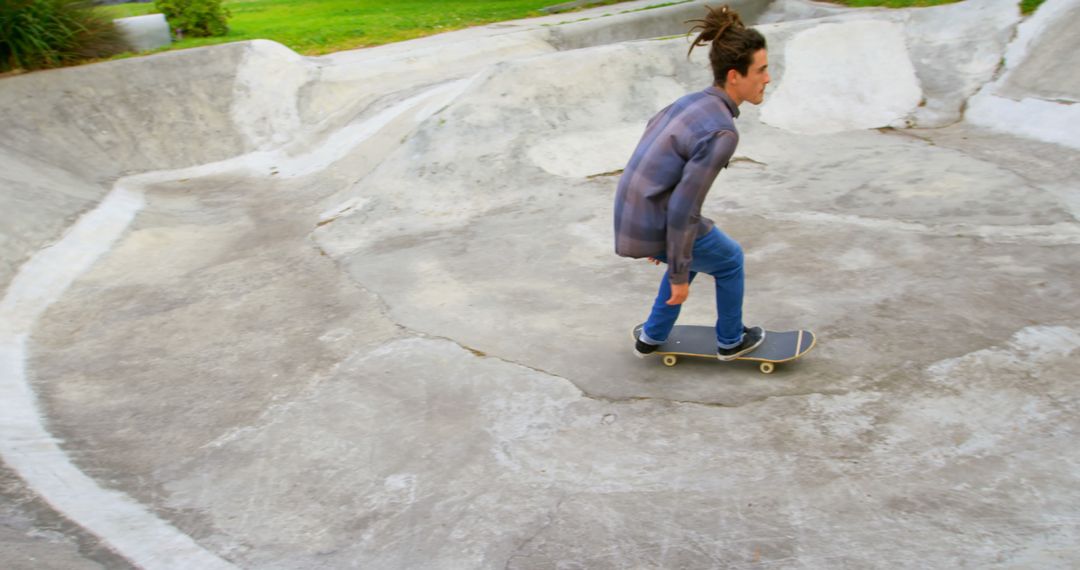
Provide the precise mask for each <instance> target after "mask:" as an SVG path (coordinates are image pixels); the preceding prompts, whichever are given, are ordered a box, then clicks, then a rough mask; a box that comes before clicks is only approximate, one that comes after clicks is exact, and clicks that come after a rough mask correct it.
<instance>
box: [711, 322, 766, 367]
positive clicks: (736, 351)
mask: <svg viewBox="0 0 1080 570" xmlns="http://www.w3.org/2000/svg"><path fill="white" fill-rule="evenodd" d="M763 342H765V329H763V328H761V327H743V340H742V342H741V343H740V344H739V346H735V347H732V348H718V349H716V357H717V358H719V359H720V360H735V359H736V358H738V357H740V356H742V355H744V354H746V353H748V352H750V351H752V350H754V349H755V348H757V347H759V346H761V343H763Z"/></svg>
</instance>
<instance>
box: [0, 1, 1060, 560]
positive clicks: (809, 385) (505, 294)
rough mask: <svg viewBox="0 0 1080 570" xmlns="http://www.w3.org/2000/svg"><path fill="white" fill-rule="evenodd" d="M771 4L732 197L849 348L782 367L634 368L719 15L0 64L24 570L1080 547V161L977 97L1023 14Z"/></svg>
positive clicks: (782, 281)
mask: <svg viewBox="0 0 1080 570" xmlns="http://www.w3.org/2000/svg"><path fill="white" fill-rule="evenodd" d="M737 4H738V6H737V8H739V9H740V10H743V11H744V12H745V14H747V15H748V19H752V21H754V22H759V29H760V30H761V31H762V32H763V33H764V34H765V35H766V36H767V38H768V39H769V42H770V52H769V56H770V61H771V64H772V68H773V78H774V79H773V84H772V86H770V88H769V91H768V92H767V95H766V103H765V104H764V105H763V106H762V107H760V108H755V107H752V106H750V105H744V106H743V115H742V117H741V118H740V119H739V120H738V126H739V129H740V132H741V142H740V146H739V149H738V151H737V154H736V157H735V159H734V160H733V161H732V164H731V167H730V168H729V169H728V170H726V171H725V172H723V173H722V174H721V175H720V177H719V178H718V180H717V182H716V185H715V187H714V188H713V190H712V193H711V194H710V197H709V200H708V201H707V202H706V206H705V212H706V214H707V215H709V216H710V217H712V218H713V219H715V220H716V221H717V222H718V224H719V225H720V226H721V227H722V228H723V229H724V230H725V231H726V232H727V233H729V234H730V235H732V236H733V237H735V238H736V239H737V240H739V241H740V242H741V243H742V245H743V247H744V249H745V251H746V254H747V271H748V274H747V299H746V304H745V313H746V316H747V319H748V321H749V322H750V323H752V324H763V325H765V326H767V327H769V328H780V329H787V328H809V329H812V330H814V331H815V332H816V333H817V334H818V336H819V339H820V342H819V346H818V347H817V348H816V349H815V350H814V351H813V352H812V353H811V354H810V355H808V356H807V357H806V358H804V359H803V360H801V361H799V362H796V363H791V364H789V365H787V366H781V367H779V369H778V371H777V372H776V373H775V374H773V375H768V376H767V375H762V374H760V373H759V372H758V371H757V368H756V367H754V366H752V365H743V364H741V363H735V364H721V363H715V362H706V361H698V362H685V363H680V364H679V365H678V366H677V367H675V368H667V367H664V366H663V365H662V364H661V363H660V362H659V361H658V360H656V359H646V360H639V359H636V358H634V357H633V356H632V343H631V342H630V330H631V328H632V327H633V326H634V325H635V324H637V323H638V322H640V321H641V320H642V319H643V318H644V317H645V313H646V310H647V307H648V305H649V303H650V302H651V300H652V297H653V295H654V294H655V288H656V286H657V284H658V282H659V280H660V278H661V275H662V269H661V268H656V267H653V266H652V265H649V264H647V263H645V262H643V261H633V260H627V259H621V258H618V257H616V256H615V255H614V254H613V252H612V236H611V209H612V199H613V195H614V187H615V184H616V180H617V175H618V172H619V171H620V169H621V168H622V167H623V166H624V165H625V163H626V160H627V159H628V157H629V154H630V152H631V151H632V150H633V148H634V145H635V144H636V142H637V138H638V137H639V136H640V134H641V132H642V130H643V128H644V124H645V122H646V121H647V120H648V119H649V117H650V116H652V114H654V113H655V112H656V111H657V110H659V109H660V108H662V107H663V106H665V105H667V104H668V103H670V102H671V101H672V100H673V99H674V98H676V97H678V96H680V95H682V94H684V93H686V92H689V91H693V90H698V89H701V88H704V87H705V86H707V85H708V84H709V82H710V81H711V77H710V74H709V72H708V67H707V59H706V54H705V52H704V51H703V50H702V51H697V52H695V53H694V54H693V56H692V57H690V58H687V57H686V50H687V42H686V39H685V38H684V37H681V36H680V37H675V38H671V37H668V36H673V35H676V34H678V33H679V32H680V31H685V24H683V23H682V21H683V20H686V19H688V18H689V17H696V16H698V15H699V14H700V13H702V7H701V3H699V2H693V3H689V4H679V5H676V6H670V7H662V8H654V9H649V10H642V11H636V12H628V13H622V12H623V11H624V10H631V9H635V8H646V7H649V6H650V3H648V2H633V3H629V4H625V5H624V4H620V5H617V6H607V7H603V8H599V9H594V10H589V11H586V12H582V13H578V14H573V15H569V16H572V18H568V15H565V14H564V15H555V16H548V17H544V18H541V19H536V20H528V21H519V22H509V23H503V24H497V25H492V26H487V27H483V28H476V29H471V30H464V31H460V32H454V33H450V34H444V35H441V36H436V37H431V38H424V39H421V40H416V41H412V42H406V43H403V44H398V45H393V46H385V47H382V48H375V49H368V50H359V51H355V52H346V53H339V54H334V55H330V56H325V57H320V58H302V57H299V56H297V55H296V54H294V53H292V52H291V51H289V50H287V49H285V48H283V47H282V46H280V45H277V44H273V43H271V42H262V41H260V42H248V43H243V44H233V45H226V46H221V47H216V48H204V49H195V50H185V51H181V52H173V53H165V54H158V55H154V56H149V57H146V58H139V59H132V60H124V61H117V62H111V63H104V64H96V65H91V66H85V67H79V68H74V69H65V70H59V71H49V72H42V73H34V74H27V75H24V76H17V77H12V78H7V79H3V80H0V106H2V108H3V109H4V110H5V112H4V113H3V114H2V115H0V132H2V133H3V137H0V224H2V227H3V233H2V234H0V240H2V241H0V260H2V261H3V263H0V286H2V287H3V288H4V291H5V294H4V297H3V299H2V301H0V317H2V319H3V320H0V382H2V384H0V396H2V398H0V402H2V403H0V411H2V412H3V413H2V414H0V418H2V419H0V452H2V453H3V459H4V463H5V465H6V467H5V469H4V470H3V471H0V483H3V486H2V487H0V497H2V498H3V503H2V504H0V507H2V508H0V565H2V566H4V567H16V568H21V567H34V568H98V567H106V568H122V567H126V566H128V565H131V566H137V567H146V568H213V567H220V568H228V567H239V568H260V569H262V568H266V569H276V568H290V569H292V568H433V569H434V568H439V569H441V568H521V569H525V568H529V569H533V568H561V569H571V568H589V569H593V568H1074V567H1076V566H1077V565H1078V564H1080V547H1078V546H1077V544H1080V523H1078V519H1077V516H1076V513H1077V510H1078V508H1080V486H1078V485H1077V475H1078V469H1080V467H1078V462H1080V453H1078V452H1077V446H1076V444H1075V435H1076V432H1077V429H1078V428H1080V421H1078V419H1077V418H1078V412H1080V401H1078V396H1077V390H1076V387H1075V380H1076V370H1077V366H1078V365H1080V302H1078V301H1077V296H1078V290H1077V289H1078V284H1080V261H1078V260H1080V223H1078V216H1080V192H1078V189H1077V185H1076V180H1077V179H1078V175H1080V161H1078V154H1077V150H1076V149H1075V148H1074V147H1072V146H1069V145H1068V144H1054V143H1052V142H1046V141H1043V140H1038V139H1036V138H1030V137H1027V138H1025V137H1020V136H1017V135H1015V134H1013V133H1009V132H1003V131H1001V130H995V129H990V128H985V127H982V126H978V125H973V124H971V123H970V122H968V121H966V120H964V119H965V117H964V114H965V106H966V105H967V101H968V100H969V98H971V97H972V96H974V95H975V94H976V93H978V92H980V90H983V89H984V87H985V86H986V85H990V84H992V83H994V84H997V83H995V82H1000V81H1001V80H1002V79H1003V77H1004V76H1003V70H1002V67H1001V61H1002V58H1003V57H1004V54H1005V53H1006V52H1007V51H1008V50H1009V49H1010V46H1011V45H1012V42H1015V41H1017V40H1016V39H1015V38H1017V37H1021V36H1023V34H1021V35H1020V36H1018V34H1017V29H1018V26H1019V25H1020V24H1021V16H1020V14H1019V12H1018V10H1017V8H1016V5H1015V3H1014V2H1011V1H998V0H987V1H979V2H974V1H969V2H962V3H959V4H956V5H948V6H943V7H938V8H927V9H912V10H903V11H887V10H847V9H838V8H837V7H835V6H831V5H824V4H817V3H810V2H801V1H778V2H740V3H737ZM1075 6H1076V2H1075V1H1074V0H1049V1H1048V2H1047V3H1046V5H1044V8H1046V7H1050V8H1051V9H1053V10H1056V11H1058V12H1057V13H1067V14H1070V16H1069V17H1070V18H1071V20H1069V25H1065V24H1058V25H1055V26H1047V27H1042V28H1040V30H1042V31H1041V34H1035V37H1034V38H1033V39H1029V38H1026V37H1024V39H1025V41H1034V42H1035V43H1033V44H1032V45H1036V46H1045V49H1044V48H1043V47H1038V48H1033V49H1030V50H1028V51H1027V52H1026V54H1027V55H1030V57H1032V58H1035V59H1036V62H1035V63H1031V64H1029V65H1031V66H1039V68H1040V69H1053V68H1054V64H1055V59H1054V58H1053V57H1049V54H1050V53H1056V54H1058V55H1057V56H1054V57H1060V58H1061V59H1063V60H1064V61H1065V62H1066V63H1069V62H1075V57H1074V56H1075V53H1072V54H1070V53H1064V52H1061V51H1060V50H1059V51H1054V50H1056V49H1057V48H1056V47H1054V46H1059V45H1065V44H1068V45H1071V44H1069V42H1073V38H1072V36H1070V35H1069V34H1070V33H1071V32H1069V31H1068V30H1070V29H1074V28H1075V24H1076V23H1077V22H1076V19H1077V18H1078V17H1080V16H1077V15H1076V14H1077V13H1078V11H1077V10H1075V9H1074V7H1075ZM687 14H689V16H687ZM568 19H573V20H581V21H574V22H570V21H568ZM657 36H659V37H657ZM665 38H666V39H665ZM1073 51H1075V50H1073ZM1070 58H1071V59H1070ZM1010 65H1015V66H1022V65H1023V62H1016V63H1015V64H1010ZM881 67H885V68H887V69H885V71H890V72H891V73H881V69H880V68H881ZM1066 69H1067V68H1066ZM1013 70H1014V68H1012V67H1010V68H1009V71H1010V77H1011V79H1010V80H1009V83H1008V86H1009V88H1010V89H1020V90H1022V91H1023V92H1022V93H1021V95H1022V96H1024V97H1029V98H1041V99H1046V101H1045V102H1046V103H1047V104H1048V105H1057V106H1058V107H1060V108H1061V109H1060V111H1054V112H1061V113H1064V114H1063V115H1061V116H1070V115H1067V113H1070V112H1072V111H1071V110H1069V109H1068V107H1069V105H1068V102H1067V101H1063V99H1065V98H1067V97H1066V96H1063V95H1062V94H1061V92H1060V91H1055V90H1054V89H1055V87H1054V86H1055V85H1060V86H1061V87H1060V89H1061V90H1065V91H1068V93H1072V95H1073V96H1075V95H1076V90H1075V89H1074V87H1073V86H1071V84H1070V83H1069V81H1071V80H1070V79H1068V78H1067V77H1062V76H1061V74H1058V75H1057V76H1055V74H1054V73H1043V74H1032V75H1030V76H1024V75H1021V74H1020V72H1016V73H1015V74H1013V73H1011V72H1012V71H1013ZM1066 75H1067V74H1066ZM1058 78H1060V79H1061V81H1060V82H1058V81H1056V79H1058ZM1068 93H1066V95H1068ZM875 94H876V95H875ZM1050 99H1052V101H1051V100H1050ZM1054 109H1057V107H1055V108H1054ZM711 298H712V295H711V291H710V285H709V284H708V283H706V282H704V281H701V282H698V283H696V285H695V286H694V287H693V289H692V291H691V297H690V300H689V302H688V304H687V306H686V307H685V309H684V311H683V317H682V319H681V320H682V322H685V323H694V324H707V323H709V322H710V321H711V320H712V318H713V316H714V314H713V313H714V308H713V307H712V303H711Z"/></svg>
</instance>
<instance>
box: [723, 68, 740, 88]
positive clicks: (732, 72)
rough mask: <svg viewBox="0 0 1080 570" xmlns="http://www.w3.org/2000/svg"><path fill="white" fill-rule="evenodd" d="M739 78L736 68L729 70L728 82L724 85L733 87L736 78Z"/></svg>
mask: <svg viewBox="0 0 1080 570" xmlns="http://www.w3.org/2000/svg"><path fill="white" fill-rule="evenodd" d="M738 76H739V72H738V71H736V70H735V68H731V69H729V70H727V80H726V83H724V85H731V84H732V82H733V81H734V80H735V78H736V77H738Z"/></svg>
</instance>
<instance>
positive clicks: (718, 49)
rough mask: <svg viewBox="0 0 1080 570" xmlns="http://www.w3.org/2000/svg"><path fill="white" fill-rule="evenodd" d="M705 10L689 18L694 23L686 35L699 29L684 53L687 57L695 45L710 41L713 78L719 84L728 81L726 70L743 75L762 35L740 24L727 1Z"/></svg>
mask: <svg viewBox="0 0 1080 570" xmlns="http://www.w3.org/2000/svg"><path fill="white" fill-rule="evenodd" d="M705 9H706V10H707V11H708V13H706V14H705V17H704V18H703V19H700V20H689V21H687V22H686V23H687V24H695V26H694V27H693V28H690V31H689V33H687V36H690V35H692V34H693V33H694V32H697V31H699V30H700V33H699V34H698V36H697V38H695V39H694V41H693V43H691V44H690V49H689V51H687V52H686V57H690V54H691V53H693V51H694V48H696V47H699V46H706V45H709V44H710V43H711V44H712V47H710V48H709V63H710V64H711V65H712V71H713V79H714V80H715V81H716V84H717V85H720V86H721V87H722V86H723V85H724V83H726V82H727V73H728V71H729V70H732V69H734V70H735V71H737V72H738V73H739V75H746V74H747V72H748V71H749V70H750V62H751V61H752V60H753V58H754V54H755V53H756V52H757V51H758V50H762V49H765V45H766V44H765V36H762V35H761V32H758V31H757V30H755V29H753V28H747V27H746V26H745V25H743V22H742V18H740V17H739V14H738V12H736V11H734V10H732V9H731V7H729V6H728V5H726V4H725V5H723V6H721V7H720V8H713V7H712V6H706V7H705Z"/></svg>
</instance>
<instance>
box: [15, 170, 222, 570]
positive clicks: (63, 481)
mask: <svg viewBox="0 0 1080 570" xmlns="http://www.w3.org/2000/svg"><path fill="white" fill-rule="evenodd" d="M142 206H143V197H142V194H141V193H140V192H138V191H130V190H128V189H126V188H124V187H118V188H116V189H115V190H114V191H113V192H112V193H110V194H109V195H108V196H106V198H105V199H104V200H103V201H102V202H101V203H100V204H99V205H98V207H97V208H95V209H94V210H92V211H91V212H89V213H87V214H86V215H84V216H83V217H82V218H80V219H79V221H78V222H77V223H76V224H75V225H74V226H73V227H72V228H71V229H70V230H69V231H68V233H67V234H66V235H65V236H64V238H63V239H62V240H60V242H58V243H57V244H55V245H54V246H52V247H50V248H47V249H44V250H42V251H40V252H39V253H38V254H37V255H35V256H34V257H33V258H32V259H31V260H30V261H29V262H27V263H26V264H24V265H23V266H22V267H21V268H20V270H19V273H18V275H17V276H16V277H15V279H14V281H13V282H12V284H11V286H10V287H9V288H8V290H7V293H6V294H5V295H4V298H3V300H2V301H0V326H2V328H0V396H2V397H0V411H2V414H0V417H2V418H3V420H2V421H0V457H2V458H3V460H4V462H5V463H6V464H7V465H8V466H10V467H11V468H12V469H14V470H15V471H16V472H17V473H18V474H19V476H20V477H21V478H22V479H23V480H24V481H25V482H26V484H27V485H28V486H29V487H30V488H31V489H33V490H34V492H36V493H37V494H38V495H39V496H41V497H42V498H43V499H44V500H45V501H46V502H48V503H49V504H50V505H51V506H52V507H53V508H55V509H56V510H57V511H58V512H60V513H62V514H63V515H64V516H66V517H68V518H69V519H70V520H72V521H74V522H75V523H76V524H78V525H80V526H81V527H83V528H85V529H86V530H87V531H89V532H90V533H92V534H94V535H96V536H97V537H98V538H100V539H101V540H102V541H103V542H105V544H107V545H108V547H109V548H111V549H113V550H114V551H115V552H116V553H117V554H119V555H121V556H123V557H124V558H126V559H127V560H129V561H131V562H132V563H133V564H135V565H137V566H140V567H148V568H163V569H173V568H175V569H177V570H180V569H184V568H210V569H219V568H220V569H225V568H232V565H231V564H229V563H227V562H225V561H224V560H222V559H220V558H218V557H217V556H215V555H213V554H211V553H210V552H208V551H206V550H204V549H203V548H201V547H199V546H198V545H197V544H195V542H194V541H193V540H192V539H191V538H190V537H189V536H187V535H186V534H184V533H182V532H180V531H179V530H177V529H176V528H175V527H173V526H172V525H169V524H168V523H165V522H164V521H162V520H160V519H158V518H157V517H156V516H155V515H154V514H152V513H151V512H150V511H148V510H147V509H146V507H144V506H142V505H141V504H139V503H138V502H136V501H134V500H133V499H131V497H129V496H127V495H125V494H123V493H120V492H117V491H112V490H109V489H105V488H103V487H101V486H100V485H99V484H98V483H97V482H96V481H94V480H93V479H91V478H90V477H88V476H87V475H86V474H85V473H83V472H82V471H81V470H79V468H77V467H76V466H75V465H74V464H73V463H72V462H71V460H70V458H69V457H68V455H67V453H65V452H64V451H63V450H62V449H61V448H60V446H59V444H58V442H57V440H56V439H55V438H54V437H52V435H51V434H50V433H49V432H48V430H47V429H46V427H45V421H44V419H43V417H42V414H41V412H40V410H39V407H38V403H37V396H36V395H35V393H34V390H33V388H32V387H31V385H30V382H29V380H28V378H27V375H26V365H25V362H26V345H27V339H28V338H29V335H30V331H31V330H32V328H33V325H34V322H35V321H36V320H37V317H38V316H39V315H40V314H41V313H43V312H44V311H45V310H46V309H47V308H48V307H49V305H51V304H52V303H53V302H54V301H55V300H56V299H58V298H59V297H60V295H62V294H63V293H64V291H65V290H66V289H67V288H68V287H69V286H70V285H71V283H72V282H73V281H74V280H75V278H76V277H77V276H78V275H79V274H81V273H82V272H83V271H85V270H86V269H88V268H89V267H90V266H91V265H93V263H94V262H95V261H97V259H98V258H99V257H101V256H102V255H103V254H105V253H106V252H108V251H109V250H110V249H111V247H112V245H113V243H114V242H115V241H116V240H117V239H118V238H119V237H120V236H121V235H122V234H123V233H124V232H125V230H126V229H127V227H128V225H129V224H130V223H131V221H132V220H133V219H134V218H135V215H136V213H137V212H138V211H139V210H140V209H141V208H142Z"/></svg>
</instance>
